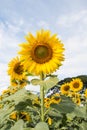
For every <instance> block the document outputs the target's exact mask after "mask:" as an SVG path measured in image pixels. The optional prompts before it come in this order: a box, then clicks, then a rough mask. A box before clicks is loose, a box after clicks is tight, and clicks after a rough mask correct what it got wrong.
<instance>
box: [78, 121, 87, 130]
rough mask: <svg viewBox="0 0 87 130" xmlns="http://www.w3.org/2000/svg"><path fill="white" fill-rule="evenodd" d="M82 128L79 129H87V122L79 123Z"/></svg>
mask: <svg viewBox="0 0 87 130" xmlns="http://www.w3.org/2000/svg"><path fill="white" fill-rule="evenodd" d="M79 126H80V129H79V130H87V122H82V123H81V124H79Z"/></svg>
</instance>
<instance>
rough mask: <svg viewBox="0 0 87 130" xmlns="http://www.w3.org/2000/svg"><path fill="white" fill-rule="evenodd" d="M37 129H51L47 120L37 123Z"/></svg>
mask: <svg viewBox="0 0 87 130" xmlns="http://www.w3.org/2000/svg"><path fill="white" fill-rule="evenodd" d="M35 130H49V127H48V125H47V123H45V122H39V123H38V124H37V125H36V127H35Z"/></svg>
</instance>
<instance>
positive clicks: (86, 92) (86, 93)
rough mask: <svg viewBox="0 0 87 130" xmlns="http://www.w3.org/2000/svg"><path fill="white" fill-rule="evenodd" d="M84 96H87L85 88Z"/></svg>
mask: <svg viewBox="0 0 87 130" xmlns="http://www.w3.org/2000/svg"><path fill="white" fill-rule="evenodd" d="M84 96H85V97H86V98H87V89H86V90H85V93H84Z"/></svg>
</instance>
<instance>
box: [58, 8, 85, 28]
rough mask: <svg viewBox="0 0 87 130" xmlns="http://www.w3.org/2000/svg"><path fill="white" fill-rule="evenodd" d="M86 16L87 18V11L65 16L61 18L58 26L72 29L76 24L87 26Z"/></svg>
mask: <svg viewBox="0 0 87 130" xmlns="http://www.w3.org/2000/svg"><path fill="white" fill-rule="evenodd" d="M86 16H87V10H81V11H79V12H77V13H68V14H64V15H61V16H59V18H58V20H57V23H56V24H57V25H59V26H61V27H71V26H73V25H74V24H76V23H77V24H79V22H80V23H81V24H85V25H87V17H86Z"/></svg>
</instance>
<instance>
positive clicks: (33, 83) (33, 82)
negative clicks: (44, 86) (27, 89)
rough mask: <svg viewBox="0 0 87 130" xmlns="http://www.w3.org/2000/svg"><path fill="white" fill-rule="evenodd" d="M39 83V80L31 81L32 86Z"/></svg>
mask: <svg viewBox="0 0 87 130" xmlns="http://www.w3.org/2000/svg"><path fill="white" fill-rule="evenodd" d="M40 82H41V80H40V79H32V80H31V83H32V85H39V84H40Z"/></svg>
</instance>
